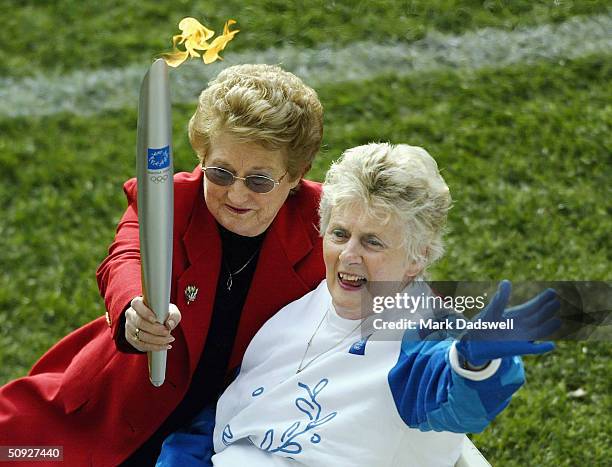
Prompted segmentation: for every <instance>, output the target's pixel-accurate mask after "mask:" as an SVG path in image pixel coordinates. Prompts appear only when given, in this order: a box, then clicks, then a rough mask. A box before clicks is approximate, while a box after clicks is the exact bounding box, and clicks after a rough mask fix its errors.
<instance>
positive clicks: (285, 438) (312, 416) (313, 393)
mask: <svg viewBox="0 0 612 467" xmlns="http://www.w3.org/2000/svg"><path fill="white" fill-rule="evenodd" d="M328 383H329V380H328V379H326V378H324V379H322V380H321V381H319V382H318V383H317V384H316V385H315V387H314V389H313V390H311V389H310V387H309V386H308V385H307V384H304V383H301V382H298V386H299V387H301V388H303V389H305V390H306V392H307V393H308V397H309V399H310V401H309V400H307V399H306V398H305V397H298V398H297V399H296V400H295V406H296V407H297V408H298V409H299V410H300V411H301V412H303V413H305V414H306V415H307V416H308V419H309V420H310V421H309V422H308V423H307V424H306V425H305V426H304V427H303V428H302V429H301V430H298V428H299V427H300V425H301V422H299V421H296V422H293V423H292V424H291V426H289V428H287V429H286V430H285V432H284V433H283V435H282V436H281V439H280V441H281V443H282V444H280V445H278V446H276V447H275V448H272V444H273V440H274V429H272V428H270V429H269V430H268V431H266V434H265V436H264V439H263V441H262V442H261V444H260V445H259V447H260V448H261V449H263V450H264V451H267V452H286V453H288V454H299V453H300V452H302V445H301V444H300V443H298V442H297V441H296V440H297V438H299V437H300V436H301V435H303V434H304V433H307V432H308V431H311V430H313V429H314V428H316V427H318V426H321V425H323V424H324V423H327V422H329V421H330V420H332V419H333V418H334V417H335V416H336V415H338V412H331V413H328V414H327V415H325V416H323V417H322V416H321V410H322V407H321V404H319V403H318V402H317V400H316V399H317V395H318V394H319V393H320V392H321V391H322V390H323V389H324V388H325V386H327V384H328ZM320 441H321V436H319V435H318V434H316V433H313V435H312V436H311V437H310V442H311V443H313V444H317V443H319V442H320Z"/></svg>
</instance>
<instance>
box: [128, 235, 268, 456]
mask: <svg viewBox="0 0 612 467" xmlns="http://www.w3.org/2000/svg"><path fill="white" fill-rule="evenodd" d="M217 227H218V229H219V234H220V235H221V243H222V254H221V271H220V273H219V280H218V282H217V291H216V294H215V303H214V305H213V310H212V317H211V321H210V327H209V329H208V336H207V337H206V343H205V344H204V350H203V351H202V355H201V356H200V360H199V362H198V365H197V367H196V370H195V373H194V375H193V379H192V380H191V384H190V386H189V389H187V393H186V394H185V397H184V398H183V400H182V401H181V402H180V403H179V405H178V406H177V407H176V409H175V410H174V411H173V412H172V413H171V414H170V416H169V417H168V418H167V419H166V421H165V422H164V423H163V424H162V425H161V426H160V427H159V428H158V429H157V431H156V432H155V433H153V435H152V436H151V437H150V438H149V439H148V440H147V441H146V442H145V443H144V444H143V445H142V446H140V448H138V450H137V451H135V452H134V453H133V454H132V455H131V456H130V457H129V458H128V459H127V460H126V461H125V462H124V463H123V464H122V465H124V466H139V467H140V466H148V465H151V466H154V465H155V462H156V461H157V457H158V456H159V453H160V450H161V445H162V443H163V441H164V439H165V438H166V437H167V436H168V435H169V434H170V433H172V432H174V431H176V430H177V429H179V428H181V427H183V426H185V425H188V424H189V422H190V421H191V419H192V418H193V417H195V416H196V415H197V414H198V413H199V412H200V411H201V410H202V409H203V408H204V407H205V406H207V405H209V404H213V403H216V402H217V399H218V398H219V396H220V395H221V393H222V392H223V390H224V389H225V387H226V386H227V385H228V384H229V381H227V380H226V374H227V370H228V368H227V367H228V365H229V359H230V356H231V352H232V348H233V347H234V340H235V339H236V333H237V331H238V323H239V322H240V315H241V314H242V308H243V306H244V302H245V300H246V297H247V293H248V291H249V288H250V287H251V282H252V280H253V275H254V274H255V268H256V265H257V260H258V259H259V251H260V249H261V244H262V242H263V239H264V237H265V234H266V233H265V232H264V233H263V234H261V235H259V236H257V237H243V236H241V235H237V234H235V233H233V232H230V231H229V230H227V229H225V228H224V227H222V226H221V225H220V224H217ZM247 261H248V264H246V263H247ZM245 264H246V267H244V269H241V268H243V266H245ZM230 271H231V276H232V277H231V278H232V284H231V289H230V290H228V279H229V278H230ZM237 271H240V272H237Z"/></svg>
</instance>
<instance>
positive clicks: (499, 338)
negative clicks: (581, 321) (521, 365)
mask: <svg viewBox="0 0 612 467" xmlns="http://www.w3.org/2000/svg"><path fill="white" fill-rule="evenodd" d="M511 289H512V287H511V284H510V281H507V280H504V281H501V282H500V284H499V287H498V289H497V293H496V294H495V296H494V297H493V299H492V300H491V302H490V303H489V304H488V305H487V307H486V308H485V309H484V310H482V312H481V313H479V314H478V315H477V316H476V317H474V318H473V319H472V320H471V321H472V322H476V321H478V320H480V321H481V322H482V323H496V322H503V321H505V320H506V319H508V318H512V319H513V321H514V329H469V330H468V331H466V333H465V334H464V335H463V336H462V337H461V338H460V340H459V342H457V344H456V348H457V351H458V352H459V354H460V355H461V356H462V357H463V358H465V359H466V360H467V362H468V363H469V364H471V365H472V366H475V367H478V366H482V365H485V364H487V363H488V362H489V361H490V360H493V359H495V358H502V357H508V356H514V355H527V354H541V353H545V352H550V351H551V350H553V349H554V348H555V344H553V343H552V342H541V343H539V344H536V343H535V342H533V341H535V340H538V339H542V338H543V337H546V336H548V335H550V334H552V333H553V332H554V331H556V330H557V329H558V328H559V326H561V320H559V318H557V317H556V313H557V311H558V310H559V307H560V306H561V305H560V303H559V300H557V293H556V292H555V291H554V290H553V289H546V290H545V291H544V292H542V293H541V294H539V295H538V296H536V297H535V298H533V299H531V300H530V301H528V302H527V303H523V304H522V305H518V306H515V307H512V308H509V309H507V310H506V309H505V308H506V305H507V304H508V299H509V298H510V291H511Z"/></svg>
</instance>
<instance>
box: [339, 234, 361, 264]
mask: <svg viewBox="0 0 612 467" xmlns="http://www.w3.org/2000/svg"><path fill="white" fill-rule="evenodd" d="M340 261H342V262H343V263H344V264H346V265H349V264H360V263H361V261H362V257H361V245H359V242H357V241H353V239H350V240H349V241H348V242H346V243H345V244H344V248H343V249H342V251H341V252H340Z"/></svg>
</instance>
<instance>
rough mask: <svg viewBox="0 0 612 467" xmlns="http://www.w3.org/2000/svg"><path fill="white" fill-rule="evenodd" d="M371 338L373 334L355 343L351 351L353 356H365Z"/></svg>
mask: <svg viewBox="0 0 612 467" xmlns="http://www.w3.org/2000/svg"><path fill="white" fill-rule="evenodd" d="M370 337H372V334H370V335H369V336H366V337H362V338H361V339H359V340H358V341H357V342H355V343H354V344H353V345H351V348H350V349H349V353H352V354H353V355H365V348H366V343H367V342H368V339H369V338H370Z"/></svg>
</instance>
